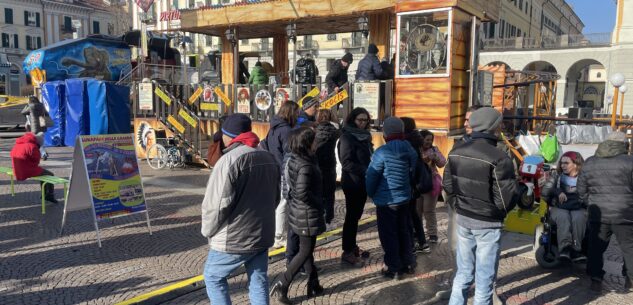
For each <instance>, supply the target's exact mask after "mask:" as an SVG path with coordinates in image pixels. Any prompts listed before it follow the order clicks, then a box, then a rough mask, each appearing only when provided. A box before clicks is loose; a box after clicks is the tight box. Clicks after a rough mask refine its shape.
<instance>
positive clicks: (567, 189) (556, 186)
mask: <svg viewBox="0 0 633 305" xmlns="http://www.w3.org/2000/svg"><path fill="white" fill-rule="evenodd" d="M561 177H562V175H561V174H559V173H558V172H553V173H551V174H550V176H549V178H547V181H545V184H544V185H543V189H542V191H541V196H542V197H543V199H544V200H545V202H547V203H548V204H549V205H551V206H555V207H557V208H560V209H565V210H578V209H582V208H583V204H582V202H581V201H580V196H578V190H577V188H576V187H571V186H568V185H566V184H565V183H563V181H561ZM561 193H565V195H566V196H567V201H565V202H564V203H562V204H561V203H560V202H558V196H559V195H560V194H561Z"/></svg>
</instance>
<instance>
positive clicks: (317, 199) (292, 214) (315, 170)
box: [288, 154, 325, 236]
mask: <svg viewBox="0 0 633 305" xmlns="http://www.w3.org/2000/svg"><path fill="white" fill-rule="evenodd" d="M288 186H289V187H290V201H289V202H288V203H289V212H288V223H289V224H290V228H291V229H292V231H294V232H295V233H297V235H300V236H316V235H319V234H321V233H323V232H324V231H325V219H324V209H323V203H322V200H323V199H322V192H321V190H322V186H321V171H320V170H319V166H318V165H317V160H316V157H309V158H308V157H303V156H299V155H296V154H291V155H290V160H288Z"/></svg>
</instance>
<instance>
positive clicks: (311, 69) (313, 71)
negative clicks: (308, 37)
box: [295, 53, 319, 85]
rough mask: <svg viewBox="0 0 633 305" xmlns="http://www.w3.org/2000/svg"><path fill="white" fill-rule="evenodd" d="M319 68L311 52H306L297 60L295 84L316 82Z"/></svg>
mask: <svg viewBox="0 0 633 305" xmlns="http://www.w3.org/2000/svg"><path fill="white" fill-rule="evenodd" d="M317 76H319V68H318V67H317V66H316V63H315V62H314V59H313V58H312V54H310V53H308V54H306V55H305V56H304V57H303V58H301V59H299V60H298V61H297V67H296V68H295V78H296V83H297V84H312V85H314V84H316V83H317Z"/></svg>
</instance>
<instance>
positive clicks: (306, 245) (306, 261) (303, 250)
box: [282, 236, 318, 286]
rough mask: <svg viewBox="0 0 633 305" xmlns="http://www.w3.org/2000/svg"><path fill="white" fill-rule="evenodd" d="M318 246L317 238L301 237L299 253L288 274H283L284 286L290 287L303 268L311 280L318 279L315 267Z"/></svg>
mask: <svg viewBox="0 0 633 305" xmlns="http://www.w3.org/2000/svg"><path fill="white" fill-rule="evenodd" d="M315 246H316V236H299V253H297V255H296V256H295V257H293V258H292V261H290V264H288V268H286V272H285V273H284V274H283V278H282V280H283V284H284V285H286V286H287V285H290V283H292V279H294V277H295V276H296V275H297V273H298V272H299V269H300V268H301V266H303V268H304V269H305V271H306V273H307V274H309V275H310V276H309V280H311V281H314V280H316V279H318V275H317V271H316V267H315V266H314V247H315Z"/></svg>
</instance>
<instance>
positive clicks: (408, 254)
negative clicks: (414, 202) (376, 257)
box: [376, 203, 415, 272]
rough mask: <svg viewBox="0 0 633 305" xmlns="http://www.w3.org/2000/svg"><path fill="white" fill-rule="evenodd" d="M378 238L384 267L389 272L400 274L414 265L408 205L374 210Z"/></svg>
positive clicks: (382, 207)
mask: <svg viewBox="0 0 633 305" xmlns="http://www.w3.org/2000/svg"><path fill="white" fill-rule="evenodd" d="M376 216H377V218H378V238H379V239H380V244H381V245H382V249H383V250H384V252H385V265H386V266H387V268H388V269H389V271H391V272H400V271H401V270H403V269H404V268H406V267H408V266H412V265H415V257H414V256H413V248H412V242H411V216H410V215H409V205H408V204H407V203H403V204H400V205H395V206H393V205H392V206H381V207H377V208H376Z"/></svg>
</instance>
